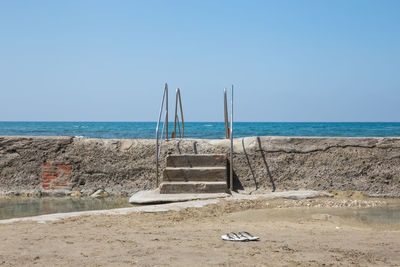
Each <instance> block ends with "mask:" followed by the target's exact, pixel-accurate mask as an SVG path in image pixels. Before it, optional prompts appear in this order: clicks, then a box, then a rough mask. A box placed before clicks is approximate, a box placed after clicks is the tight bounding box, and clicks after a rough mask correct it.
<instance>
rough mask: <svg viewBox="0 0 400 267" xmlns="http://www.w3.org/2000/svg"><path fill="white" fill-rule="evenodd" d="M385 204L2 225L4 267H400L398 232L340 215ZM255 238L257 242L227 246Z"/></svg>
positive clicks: (245, 207)
mask: <svg viewBox="0 0 400 267" xmlns="http://www.w3.org/2000/svg"><path fill="white" fill-rule="evenodd" d="M387 205H388V201H387V200H384V199H383V200H382V199H364V200H355V199H339V198H318V199H305V200H282V199H280V200H266V199H259V200H241V201H225V200H224V201H221V202H220V203H218V204H213V205H208V206H205V207H203V208H190V209H184V210H181V211H170V212H161V213H132V214H129V215H93V216H81V217H74V218H68V219H64V220H60V221H55V222H46V223H42V224H41V223H37V222H29V221H25V222H18V223H11V224H3V225H0V233H1V235H0V241H1V242H0V265H2V266H32V265H35V266H49V265H57V266H67V265H68V266H80V265H87V266H130V265H138V266H167V265H169V266H209V265H217V266H278V265H279V266H339V265H340V266H342V265H344V266H348V265H354V266H378V265H379V266H398V265H400V225H399V224H388V225H379V224H371V223H364V222H362V221H361V222H360V221H355V220H352V219H351V218H352V216H350V217H346V216H340V215H339V216H337V215H335V214H340V213H341V212H342V211H345V210H347V211H348V210H350V211H352V212H354V211H357V210H358V209H360V208H365V207H384V206H387ZM243 230H245V231H249V232H251V233H253V234H254V235H257V236H259V237H260V238H261V240H260V241H258V242H227V241H222V240H221V237H220V236H221V235H222V234H225V233H227V232H231V231H234V232H238V231H243Z"/></svg>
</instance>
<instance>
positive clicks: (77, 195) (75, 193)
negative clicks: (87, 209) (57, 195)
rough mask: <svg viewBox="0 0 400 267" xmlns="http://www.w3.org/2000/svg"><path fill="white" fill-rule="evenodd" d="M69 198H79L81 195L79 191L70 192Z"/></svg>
mask: <svg viewBox="0 0 400 267" xmlns="http://www.w3.org/2000/svg"><path fill="white" fill-rule="evenodd" d="M70 196H71V197H81V196H82V193H81V192H80V191H71V195H70Z"/></svg>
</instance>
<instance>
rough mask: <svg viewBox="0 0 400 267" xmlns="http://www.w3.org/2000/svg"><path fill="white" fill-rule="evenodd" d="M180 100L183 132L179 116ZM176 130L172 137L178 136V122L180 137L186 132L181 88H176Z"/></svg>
mask: <svg viewBox="0 0 400 267" xmlns="http://www.w3.org/2000/svg"><path fill="white" fill-rule="evenodd" d="M178 102H179V107H180V110H181V118H182V132H181V127H180V124H179V116H178ZM174 118H175V119H174V131H173V132H172V135H171V137H172V138H176V124H178V130H179V138H183V137H184V134H185V122H184V120H183V109H182V98H181V90H180V89H179V88H178V89H176V99H175V116H174Z"/></svg>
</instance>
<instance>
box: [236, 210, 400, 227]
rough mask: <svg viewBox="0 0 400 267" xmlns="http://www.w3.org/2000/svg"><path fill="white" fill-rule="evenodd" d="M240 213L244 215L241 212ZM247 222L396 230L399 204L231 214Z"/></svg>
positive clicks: (399, 225) (398, 222)
mask: <svg viewBox="0 0 400 267" xmlns="http://www.w3.org/2000/svg"><path fill="white" fill-rule="evenodd" d="M243 213H244V214H243ZM231 216H232V217H239V218H241V219H242V220H243V218H246V219H245V220H248V221H249V222H251V221H255V220H257V221H265V222H266V223H267V222H268V221H282V220H283V221H292V222H298V223H303V222H312V221H314V222H318V221H321V222H322V221H327V222H330V223H333V224H335V225H337V226H340V225H351V226H360V227H372V228H382V229H399V230H400V204H396V205H390V206H384V207H374V208H346V207H341V208H317V207H310V208H306V207H295V208H278V209H277V208H271V209H261V210H247V211H243V212H239V213H237V214H232V215H231Z"/></svg>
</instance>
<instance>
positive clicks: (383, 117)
mask: <svg viewBox="0 0 400 267" xmlns="http://www.w3.org/2000/svg"><path fill="white" fill-rule="evenodd" d="M165 82H168V84H169V86H170V89H175V88H176V87H180V88H182V97H183V99H182V100H183V106H184V115H185V119H186V120H187V121H222V119H223V96H222V92H223V88H224V87H225V86H229V85H230V84H231V83H233V84H234V85H235V88H236V91H235V118H236V120H238V121H400V1H396V0H395V1H389V0H376V1H368V0H360V1H353V0H344V1H339V0H335V1H297V0H293V1H286V0H285V1H244V0H243V1H215V0H213V1H203V0H202V1H165V0H160V1H144V0H143V1H111V0H110V1H52V0H51V1H33V0H32V1H14V0H9V1H6V0H4V1H0V90H1V95H0V121H13V120H18V121H21V120H22V121H154V120H156V118H157V113H158V109H159V104H160V98H161V92H162V89H163V86H164V83H165ZM173 91H174V90H171V92H170V103H171V105H170V108H171V109H172V103H173V101H172V99H173V98H174V92H173ZM170 119H171V120H172V116H171V117H170Z"/></svg>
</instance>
